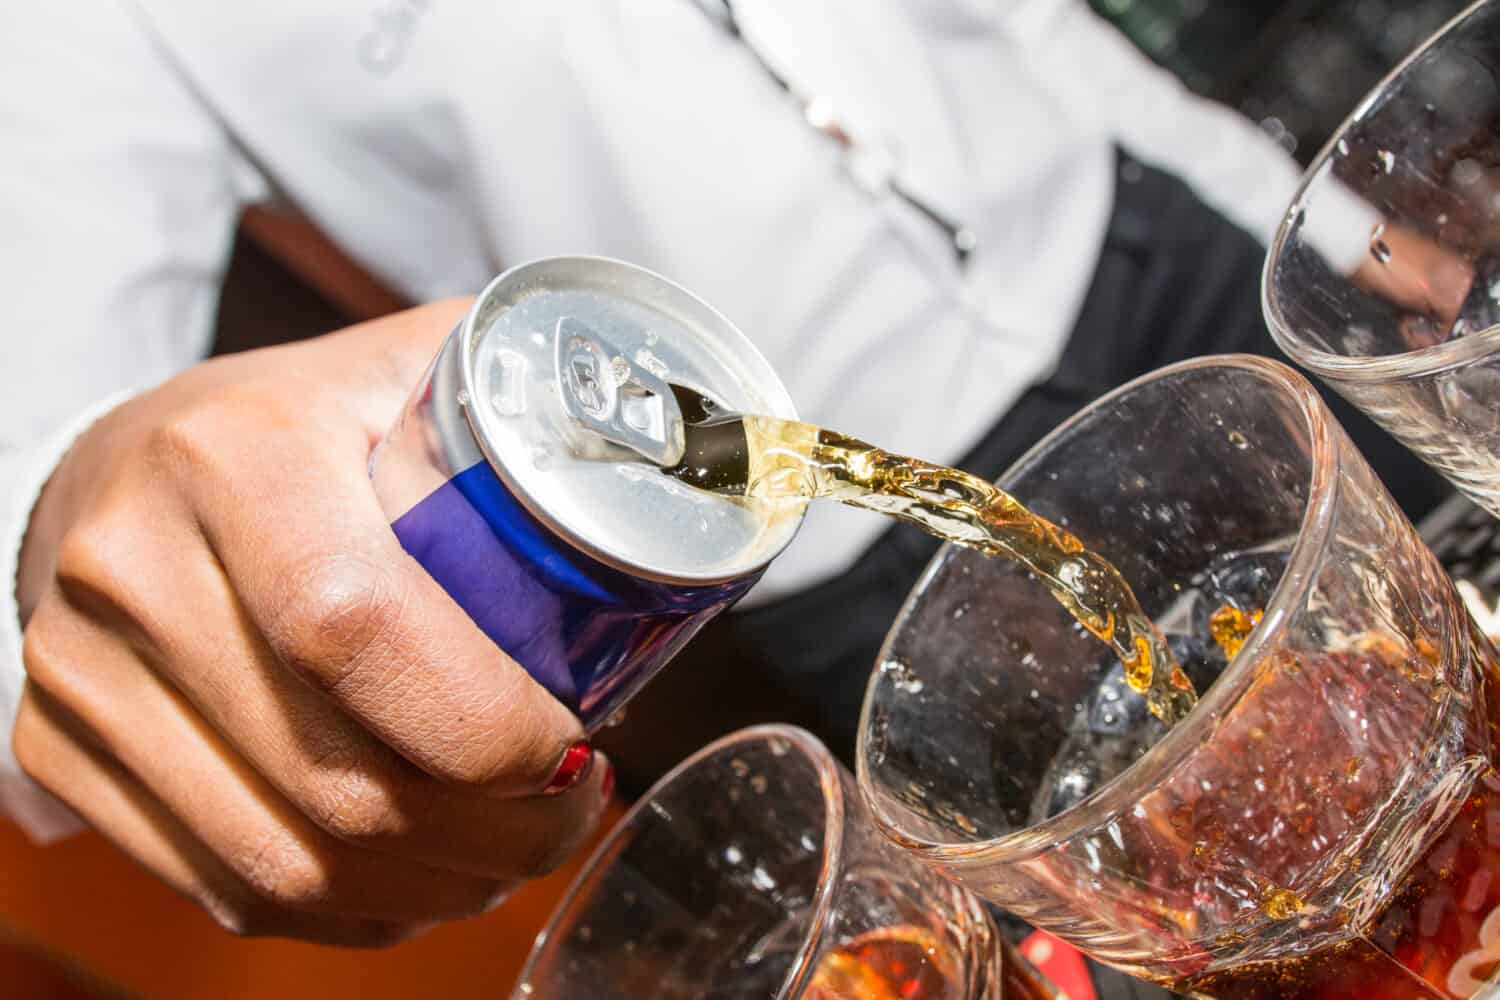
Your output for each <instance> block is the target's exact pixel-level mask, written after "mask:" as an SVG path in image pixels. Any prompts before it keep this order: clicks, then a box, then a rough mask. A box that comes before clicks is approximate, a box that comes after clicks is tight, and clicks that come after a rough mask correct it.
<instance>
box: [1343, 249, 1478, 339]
mask: <svg viewBox="0 0 1500 1000" xmlns="http://www.w3.org/2000/svg"><path fill="white" fill-rule="evenodd" d="M1375 241H1379V242H1382V243H1384V244H1385V251H1386V252H1384V253H1382V254H1381V257H1384V258H1386V259H1385V260H1383V261H1382V260H1381V259H1380V258H1379V257H1376V256H1375V255H1374V254H1373V253H1372V254H1371V255H1370V256H1367V257H1366V258H1365V259H1364V262H1363V263H1362V264H1361V265H1360V267H1359V270H1358V271H1357V272H1356V273H1355V276H1354V280H1355V282H1356V283H1357V284H1359V285H1360V286H1362V287H1363V288H1365V289H1367V290H1369V291H1371V292H1373V293H1375V294H1376V295H1379V296H1381V297H1382V298H1384V299H1386V300H1387V301H1389V302H1391V303H1393V304H1394V305H1396V306H1399V307H1401V308H1403V309H1408V310H1411V311H1413V312H1416V313H1421V314H1424V315H1427V316H1431V317H1433V318H1434V319H1436V320H1437V321H1438V323H1439V325H1440V326H1441V334H1440V337H1446V335H1447V333H1448V331H1449V330H1450V329H1452V327H1453V324H1454V322H1456V321H1457V319H1458V314H1459V312H1460V311H1461V310H1462V309H1463V305H1464V300H1465V299H1466V298H1468V296H1469V289H1470V288H1471V287H1472V286H1473V284H1474V268H1473V265H1471V264H1470V263H1469V262H1468V261H1467V260H1465V259H1464V258H1463V257H1462V256H1461V255H1459V254H1457V253H1455V252H1453V251H1452V250H1449V249H1447V248H1446V247H1443V246H1440V245H1439V244H1437V243H1434V242H1433V241H1432V240H1429V239H1428V238H1427V237H1425V236H1423V235H1421V234H1420V233H1417V232H1415V231H1414V230H1411V229H1406V228H1404V227H1402V226H1397V225H1386V226H1384V227H1382V228H1381V229H1380V230H1379V231H1378V235H1377V236H1376V237H1375V238H1374V240H1372V243H1373V242H1375ZM1432 342H1433V343H1436V342H1437V341H1436V340H1433V341H1432ZM1411 346H1412V348H1413V349H1415V348H1418V347H1425V346H1427V344H1425V343H1413V344H1412V345H1411Z"/></svg>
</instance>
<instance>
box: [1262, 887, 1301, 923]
mask: <svg viewBox="0 0 1500 1000" xmlns="http://www.w3.org/2000/svg"><path fill="white" fill-rule="evenodd" d="M1305 909H1307V904H1306V903H1304V902H1303V901H1302V897H1301V896H1299V895H1297V894H1296V893H1295V892H1293V891H1292V890H1290V889H1280V888H1277V887H1276V886H1274V885H1268V886H1266V887H1265V888H1264V889H1262V890H1261V893H1260V911H1261V912H1262V913H1264V914H1265V915H1266V916H1268V917H1270V918H1271V919H1272V920H1290V919H1291V918H1293V917H1296V916H1300V915H1301V913H1302V911H1303V910H1305Z"/></svg>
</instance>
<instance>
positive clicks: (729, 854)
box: [724, 844, 745, 865]
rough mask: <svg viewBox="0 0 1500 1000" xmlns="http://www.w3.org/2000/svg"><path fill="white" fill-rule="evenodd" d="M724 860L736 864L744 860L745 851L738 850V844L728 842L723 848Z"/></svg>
mask: <svg viewBox="0 0 1500 1000" xmlns="http://www.w3.org/2000/svg"><path fill="white" fill-rule="evenodd" d="M724 860H725V861H728V862H729V863H730V864H732V865H737V864H739V863H740V862H741V861H744V860H745V852H744V851H742V850H740V848H739V845H738V844H730V845H729V846H728V847H726V848H724Z"/></svg>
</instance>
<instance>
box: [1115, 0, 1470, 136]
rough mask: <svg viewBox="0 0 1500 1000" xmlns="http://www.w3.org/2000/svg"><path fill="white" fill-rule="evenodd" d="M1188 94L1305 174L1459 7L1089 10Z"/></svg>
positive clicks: (1128, 2)
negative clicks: (1234, 111) (1213, 105)
mask: <svg viewBox="0 0 1500 1000" xmlns="http://www.w3.org/2000/svg"><path fill="white" fill-rule="evenodd" d="M1089 4H1090V6H1092V7H1093V8H1094V10H1095V11H1097V12H1098V13H1099V14H1100V15H1101V16H1103V17H1105V18H1107V19H1108V20H1109V21H1111V22H1112V23H1113V24H1114V25H1115V26H1116V27H1117V28H1119V29H1120V30H1121V31H1123V32H1124V33H1125V34H1126V35H1128V36H1129V37H1130V39H1131V41H1133V42H1135V44H1136V46H1137V47H1139V48H1140V49H1141V50H1142V51H1143V52H1145V53H1146V54H1147V55H1149V56H1151V58H1152V59H1153V60H1155V61H1156V62H1157V63H1158V64H1160V65H1162V66H1165V67H1166V68H1167V69H1169V70H1171V71H1172V72H1173V73H1175V74H1176V75H1177V76H1178V77H1179V78H1180V79H1181V80H1182V81H1183V82H1184V83H1185V84H1186V85H1187V86H1188V87H1190V88H1191V89H1192V90H1194V91H1195V92H1197V93H1199V94H1202V95H1203V96H1205V97H1209V98H1212V99H1214V100H1216V101H1220V102H1222V103H1224V104H1228V105H1229V106H1231V107H1234V108H1238V109H1239V110H1240V112H1241V113H1243V114H1245V115H1246V116H1248V117H1249V118H1250V119H1251V120H1252V121H1255V122H1257V123H1259V125H1260V127H1261V128H1262V129H1264V130H1265V131H1266V132H1267V133H1269V134H1270V135H1271V136H1272V138H1274V139H1276V140H1277V141H1278V142H1280V143H1281V144H1282V146H1284V147H1285V148H1286V149H1287V150H1288V151H1289V152H1291V153H1292V154H1294V155H1295V156H1296V157H1297V159H1299V160H1301V161H1302V163H1304V164H1306V163H1308V162H1309V161H1311V160H1312V158H1313V157H1314V156H1316V155H1317V153H1318V150H1319V149H1321V148H1322V146H1323V143H1324V142H1325V141H1326V140H1327V138H1328V136H1330V135H1332V134H1333V131H1334V130H1335V129H1336V128H1338V126H1339V123H1340V122H1342V121H1343V120H1344V118H1345V117H1346V116H1347V115H1348V114H1349V112H1350V111H1352V110H1353V108H1354V105H1355V104H1356V103H1357V102H1358V101H1359V99H1360V98H1361V97H1363V96H1364V95H1365V94H1366V93H1368V92H1369V90H1370V88H1371V87H1373V86H1374V85H1375V84H1376V83H1378V82H1379V81H1380V78H1381V77H1383V76H1384V75H1385V74H1386V73H1387V72H1388V71H1389V70H1390V69H1391V67H1392V66H1394V65H1395V64H1396V62H1397V61H1399V60H1400V59H1401V58H1402V57H1403V56H1405V55H1406V54H1407V53H1408V52H1410V51H1411V50H1412V49H1414V48H1415V47H1416V46H1417V45H1418V44H1420V43H1421V42H1422V41H1423V40H1424V39H1426V38H1427V37H1428V36H1430V35H1432V34H1433V33H1434V32H1436V31H1437V30H1438V28H1440V27H1442V25H1443V24H1444V22H1446V21H1447V20H1448V19H1449V18H1451V17H1453V16H1454V15H1455V14H1457V13H1458V12H1459V11H1461V10H1463V9H1464V8H1465V7H1467V6H1468V3H1467V2H1459V0H1283V2H1280V3H1275V2H1264V3H1244V2H1238V3H1227V2H1225V0H1089Z"/></svg>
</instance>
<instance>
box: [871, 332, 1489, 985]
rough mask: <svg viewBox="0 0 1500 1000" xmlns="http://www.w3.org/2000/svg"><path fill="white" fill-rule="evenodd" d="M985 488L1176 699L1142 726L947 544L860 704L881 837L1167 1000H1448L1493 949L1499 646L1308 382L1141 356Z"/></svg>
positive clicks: (1274, 372) (1014, 598)
mask: <svg viewBox="0 0 1500 1000" xmlns="http://www.w3.org/2000/svg"><path fill="white" fill-rule="evenodd" d="M1001 485H1002V486H1003V487H1005V488H1006V489H1007V490H1009V491H1010V492H1011V493H1013V494H1014V495H1015V496H1016V497H1018V498H1020V499H1021V500H1023V501H1024V502H1025V503H1026V504H1027V505H1028V506H1029V507H1030V508H1031V509H1032V510H1033V511H1035V512H1036V513H1037V514H1040V515H1041V516H1043V517H1046V518H1048V519H1050V520H1052V521H1054V522H1055V523H1057V524H1060V525H1062V526H1063V527H1065V528H1067V529H1068V530H1069V531H1071V532H1073V533H1074V534H1075V535H1077V536H1078V537H1079V538H1080V539H1081V541H1082V542H1083V544H1084V545H1085V546H1087V547H1089V548H1090V549H1092V550H1093V551H1095V552H1097V553H1099V554H1100V555H1102V556H1104V557H1105V558H1106V559H1108V560H1110V561H1111V562H1113V563H1114V565H1115V566H1116V567H1118V568H1119V569H1120V571H1121V572H1122V574H1123V575H1124V577H1125V579H1126V580H1127V581H1129V582H1130V584H1131V585H1132V587H1133V588H1135V593H1136V595H1137V597H1138V598H1139V599H1140V602H1141V605H1142V607H1143V609H1144V610H1145V611H1146V613H1147V614H1149V615H1150V616H1151V617H1152V619H1153V620H1154V621H1155V622H1156V623H1157V625H1158V627H1160V628H1161V630H1162V631H1163V632H1164V633H1165V635H1166V636H1167V638H1168V641H1169V643H1170V645H1171V647H1172V649H1173V650H1174V653H1175V655H1176V656H1177V657H1178V659H1179V660H1180V661H1181V663H1182V665H1183V667H1184V669H1185V670H1186V672H1187V673H1188V675H1189V676H1190V677H1191V678H1192V679H1193V681H1194V683H1195V685H1196V687H1197V689H1198V691H1199V692H1200V698H1201V700H1200V701H1199V702H1198V704H1197V706H1196V707H1195V708H1194V709H1193V711H1192V712H1191V714H1190V715H1189V716H1188V717H1187V718H1186V719H1185V720H1184V721H1182V722H1180V723H1179V724H1177V725H1176V726H1174V727H1172V728H1171V729H1170V730H1168V729H1166V728H1165V727H1164V726H1163V725H1162V724H1160V723H1159V722H1157V721H1156V720H1155V719H1154V718H1152V717H1151V716H1150V715H1149V714H1148V712H1147V711H1146V708H1145V704H1144V701H1143V699H1141V698H1140V697H1139V696H1138V695H1136V694H1135V693H1134V692H1133V691H1132V690H1131V689H1130V688H1129V687H1128V686H1127V685H1126V683H1125V681H1124V675H1123V670H1122V667H1121V665H1120V663H1119V661H1118V660H1117V659H1115V658H1114V657H1113V656H1112V655H1111V654H1110V653H1109V651H1108V650H1107V649H1106V648H1105V646H1104V645H1103V644H1102V643H1100V642H1098V641H1097V640H1096V639H1095V638H1093V636H1091V635H1089V634H1088V633H1087V632H1085V631H1084V630H1083V629H1082V628H1081V627H1080V626H1079V625H1078V624H1077V623H1076V622H1075V621H1074V619H1073V618H1071V617H1070V616H1069V615H1068V614H1067V613H1066V612H1065V611H1064V610H1063V609H1062V608H1061V607H1060V606H1059V605H1058V604H1057V603H1056V602H1055V601H1054V600H1053V599H1052V598H1051V597H1050V595H1049V594H1048V592H1047V591H1046V589H1045V588H1043V587H1042V586H1041V584H1040V583H1039V582H1038V581H1037V580H1035V579H1034V578H1031V577H1030V576H1029V574H1028V573H1027V572H1026V571H1025V570H1024V569H1021V568H1019V567H1018V566H1016V565H1014V564H1012V563H1010V562H1008V561H1004V560H999V559H987V558H985V557H983V556H981V555H978V554H976V553H974V552H972V551H969V550H966V549H962V548H958V547H954V546H948V547H946V548H944V549H943V550H941V551H940V553H939V554H938V555H937V556H936V557H935V558H934V561H933V563H932V564H931V565H930V566H929V567H928V569H927V571H926V573H925V575H924V576H923V578H922V579H921V581H920V582H919V584H918V585H917V587H916V588H915V590H914V591H913V593H912V595H911V596H910V597H909V598H908V601H907V604H906V606H905V607H904V608H903V610H902V612H901V614H900V616H899V618H898V620H897V622H896V623H895V625H894V627H893V628H892V630H891V632H890V634H889V636H888V637H887V640H886V643H885V646H884V648H883V650H882V652H881V654H880V660H879V662H878V666H877V668H876V670H875V671H874V672H873V673H872V676H871V680H870V686H869V689H868V691H867V694H866V700H865V706H864V715H863V718H862V720H861V725H860V738H859V747H858V751H857V760H856V773H857V775H858V782H859V787H860V791H861V793H862V796H863V798H864V799H865V801H866V804H867V805H868V807H869V809H870V812H871V815H872V816H873V818H874V821H875V822H876V824H877V825H878V826H879V827H880V828H881V829H882V830H883V831H884V832H885V833H886V834H887V835H888V836H889V837H891V839H892V840H893V841H894V842H895V843H897V844H899V845H901V846H902V847H904V848H905V849H906V850H907V851H908V852H909V853H910V854H912V855H913V856H914V857H917V858H920V859H922V860H923V861H924V862H926V863H927V864H929V865H931V866H933V867H935V868H936V869H938V870H940V871H941V872H943V873H944V874H946V875H948V876H949V877H951V878H953V879H955V880H956V881H958V882H960V883H961V884H963V885H965V886H967V887H968V888H969V889H971V890H973V891H974V892H975V893H977V894H978V895H980V896H982V897H984V898H985V899H987V900H989V901H991V902H993V903H996V904H998V905H1000V906H1003V907H1005V908H1007V909H1009V910H1010V911H1012V912H1014V913H1015V914H1017V915H1018V916H1020V917H1023V918H1024V919H1026V920H1028V921H1030V922H1031V923H1033V924H1035V925H1037V926H1039V927H1042V928H1044V929H1046V930H1049V931H1051V932H1052V933H1053V934H1056V935H1057V936H1059V937H1061V938H1063V939H1065V940H1067V941H1069V942H1071V943H1073V944H1075V945H1077V946H1078V947H1080V948H1081V949H1083V950H1084V951H1086V952H1089V953H1091V954H1092V955H1093V956H1094V957H1096V958H1098V959H1100V960H1102V961H1105V962H1107V963H1110V964H1113V965H1115V966H1117V967H1118V968H1120V969H1122V970H1124V971H1126V972H1130V973H1132V974H1134V975H1137V976H1140V977H1143V978H1147V979H1151V980H1153V981H1156V982H1158V983H1160V984H1162V985H1165V986H1168V987H1171V988H1175V989H1178V990H1181V991H1183V992H1194V993H1196V994H1198V995H1202V996H1210V997H1222V998H1250V997H1254V998H1263V997H1265V998H1269V997H1288V998H1291V997H1297V998H1315V1000H1326V998H1333V997H1340V998H1344V997H1347V998H1350V1000H1356V998H1357V1000H1385V998H1395V997H1401V998H1412V997H1419V998H1429V997H1433V998H1436V997H1444V998H1447V997H1468V996H1471V995H1473V994H1474V993H1475V991H1476V990H1478V989H1479V988H1480V983H1481V981H1482V978H1483V977H1484V976H1486V975H1488V974H1489V970H1490V968H1491V967H1492V966H1493V965H1494V964H1495V962H1496V961H1497V960H1500V782H1497V780H1496V777H1495V773H1494V771H1493V769H1492V763H1491V762H1492V760H1493V759H1494V754H1495V748H1494V746H1493V745H1492V739H1491V720H1492V719H1495V718H1500V715H1497V714H1496V710H1497V709H1500V701H1497V700H1496V698H1495V687H1496V682H1497V675H1496V672H1495V671H1496V667H1495V659H1494V653H1493V651H1492V650H1491V649H1490V647H1489V646H1488V644H1487V643H1486V641H1485V640H1484V639H1483V638H1482V637H1481V636H1480V635H1479V634H1478V633H1477V631H1476V630H1474V629H1473V627H1472V625H1471V622H1470V619H1469V617H1468V613H1467V611H1466V610H1465V608H1464V605H1463V603H1462V602H1461V601H1460V600H1459V598H1458V596H1457V595H1456V593H1455V592H1454V589H1453V585H1452V583H1451V582H1450V581H1449V579H1448V578H1447V577H1446V576H1445V575H1444V573H1443V572H1442V570H1441V568H1440V567H1439V566H1438V565H1437V563H1436V561H1435V559H1434V558H1433V557H1432V555H1431V553H1430V552H1429V551H1428V550H1427V549H1426V548H1425V547H1424V546H1423V545H1422V543H1421V542H1420V541H1419V539H1418V537H1417V536H1416V534H1415V532H1414V530H1413V528H1412V526H1411V525H1410V523H1409V522H1407V521H1406V520H1405V518H1404V517H1403V515H1402V513H1401V512H1400V510H1399V508H1398V507H1397V506H1396V504H1395V503H1394V501H1393V500H1392V499H1391V498H1390V496H1389V495H1388V494H1387V493H1386V492H1385V490H1384V488H1383V487H1382V486H1381V485H1380V483H1379V481H1378V480H1377V479H1376V477H1375V476H1374V474H1373V473H1372V472H1371V470H1370V468H1369V467H1368V466H1367V465H1366V464H1365V462H1364V460H1363V459H1362V458H1361V457H1360V455H1359V453H1358V451H1357V450H1356V449H1355V448H1354V446H1353V445H1352V444H1351V443H1350V442H1349V440H1348V438H1347V437H1346V436H1345V435H1344V433H1343V431H1342V429H1341V428H1339V427H1338V426H1337V424H1336V423H1335V422H1334V421H1333V418H1332V417H1331V416H1330V415H1329V414H1328V412H1327V410H1326V409H1325V408H1324V406H1323V404H1322V402H1321V401H1320V400H1319V398H1318V396H1317V393H1316V392H1315V391H1314V390H1313V389H1312V387H1311V386H1310V385H1309V384H1308V383H1307V381H1306V380H1304V379H1303V378H1302V377H1301V376H1299V375H1297V374H1296V373H1295V372H1293V371H1292V370H1290V369H1289V368H1287V367H1286V366H1284V365H1281V364H1279V363H1277V362H1274V361H1269V360H1266V359H1262V358H1252V357H1248V356H1228V357H1221V358H1207V359H1200V360H1196V361H1191V362H1187V363H1184V364H1179V365H1175V366H1172V367H1170V368H1166V369H1163V370H1161V371H1159V372H1156V373H1153V374H1151V375H1148V376H1146V377H1144V378H1142V379H1140V380H1137V381H1136V382H1133V383H1131V384H1130V385H1127V386H1125V387H1123V388H1121V389H1119V390H1117V391H1116V392H1114V393H1112V394H1111V395H1109V396H1107V397H1105V398H1103V399H1101V400H1100V401H1098V402H1097V403H1095V404H1094V405H1093V406H1091V407H1090V408H1088V409H1087V410H1085V411H1084V412H1082V413H1081V414H1079V415H1078V416H1076V417H1074V418H1073V419H1072V420H1070V421H1069V422H1068V423H1066V424H1064V425H1063V426H1062V427H1060V428H1059V429H1058V430H1056V431H1054V432H1053V433H1052V434H1051V435H1050V436H1049V437H1048V438H1046V439H1045V440H1044V441H1043V442H1041V443H1040V444H1039V445H1037V446H1036V448H1034V449H1033V450H1032V451H1031V452H1030V453H1029V454H1027V455H1026V456H1025V457H1024V458H1022V459H1021V460H1020V462H1019V463H1017V464H1016V465H1015V466H1014V467H1013V468H1012V469H1011V470H1010V471H1009V472H1008V473H1007V474H1006V475H1005V476H1004V477H1003V478H1002V479H1001ZM1252 622H1258V624H1254V627H1253V629H1251V628H1249V626H1250V624H1251V623H1252Z"/></svg>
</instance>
